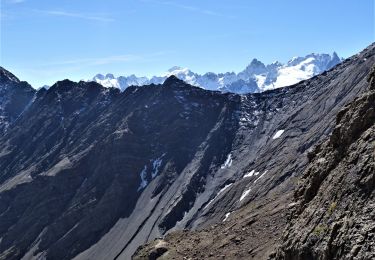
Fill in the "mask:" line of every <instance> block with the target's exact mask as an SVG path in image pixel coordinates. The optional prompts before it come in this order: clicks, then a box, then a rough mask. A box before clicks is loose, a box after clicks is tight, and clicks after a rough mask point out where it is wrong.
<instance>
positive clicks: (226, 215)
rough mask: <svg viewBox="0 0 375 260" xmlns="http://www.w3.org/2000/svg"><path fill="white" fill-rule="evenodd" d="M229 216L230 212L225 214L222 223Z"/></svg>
mask: <svg viewBox="0 0 375 260" xmlns="http://www.w3.org/2000/svg"><path fill="white" fill-rule="evenodd" d="M229 215H230V212H228V213H227V214H225V217H224V219H223V222H224V221H227V219H228V217H229Z"/></svg>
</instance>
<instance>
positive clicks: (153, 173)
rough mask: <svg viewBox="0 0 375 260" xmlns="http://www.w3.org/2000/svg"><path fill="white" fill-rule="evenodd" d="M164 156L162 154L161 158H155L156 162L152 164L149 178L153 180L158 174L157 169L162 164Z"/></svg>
mask: <svg viewBox="0 0 375 260" xmlns="http://www.w3.org/2000/svg"><path fill="white" fill-rule="evenodd" d="M164 155H165V154H163V155H162V156H160V157H159V158H157V159H156V160H154V161H153V162H152V172H151V177H152V178H153V179H154V178H155V177H156V176H157V175H158V173H159V168H160V166H161V164H162V163H163V157H164Z"/></svg>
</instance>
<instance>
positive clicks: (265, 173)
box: [254, 170, 268, 184]
mask: <svg viewBox="0 0 375 260" xmlns="http://www.w3.org/2000/svg"><path fill="white" fill-rule="evenodd" d="M267 172H268V170H265V171H264V173H262V175H260V176H259V177H258V179H256V180H255V181H254V184H255V183H257V181H258V180H259V179H260V178H262V177H263V176H264V175H265V174H266V173H267Z"/></svg>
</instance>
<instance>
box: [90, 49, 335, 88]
mask: <svg viewBox="0 0 375 260" xmlns="http://www.w3.org/2000/svg"><path fill="white" fill-rule="evenodd" d="M341 61H342V59H340V58H339V56H338V55H337V53H336V52H334V53H333V54H332V55H329V54H315V53H312V54H309V55H307V56H305V57H293V58H292V59H291V60H289V61H288V62H287V63H286V64H282V63H280V62H278V61H275V62H273V63H271V64H268V65H265V64H264V63H262V62H261V61H259V60H257V59H253V60H252V61H251V62H250V64H249V65H248V66H247V67H246V68H245V69H244V70H243V71H241V72H239V73H238V74H236V73H234V72H226V73H219V74H216V73H213V72H208V73H205V74H203V75H200V74H197V73H194V72H192V71H191V70H189V69H188V68H183V67H179V66H174V67H172V68H170V69H169V70H167V71H166V72H165V73H163V74H162V75H160V76H153V77H151V78H147V77H137V76H135V75H130V76H120V77H115V76H114V75H113V74H107V75H105V76H104V75H102V74H97V75H96V76H95V77H94V78H93V79H92V80H91V81H95V82H98V83H99V84H101V85H103V86H104V87H108V88H109V87H114V88H119V89H120V90H121V91H123V90H125V89H126V88H127V87H129V86H132V85H133V86H142V85H149V84H162V83H163V82H164V81H165V80H166V79H167V78H168V77H170V76H172V75H174V76H176V77H177V78H179V79H181V80H183V81H185V82H187V83H189V84H191V85H194V86H198V87H201V88H204V89H208V90H219V91H223V92H233V93H238V94H244V93H253V92H261V91H265V90H269V89H275V88H280V87H285V86H289V85H292V84H295V83H298V82H300V81H301V80H306V79H309V78H311V77H313V76H315V75H318V74H320V73H322V72H324V71H326V70H329V69H331V68H332V67H334V66H335V65H337V64H338V63H340V62H341Z"/></svg>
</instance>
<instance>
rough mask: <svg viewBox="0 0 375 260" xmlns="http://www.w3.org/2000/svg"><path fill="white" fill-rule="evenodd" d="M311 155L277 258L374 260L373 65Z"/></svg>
mask: <svg viewBox="0 0 375 260" xmlns="http://www.w3.org/2000/svg"><path fill="white" fill-rule="evenodd" d="M369 83H370V89H369V91H368V92H366V93H365V94H364V95H362V96H361V97H359V98H357V99H356V100H355V101H353V102H352V103H351V104H350V105H348V106H346V107H345V108H344V109H343V110H341V111H340V112H339V114H338V115H337V118H336V126H335V128H334V130H333V133H332V135H331V136H330V138H329V140H328V141H326V142H325V143H324V144H322V145H320V146H318V147H317V148H316V149H315V151H314V152H313V153H311V155H310V159H311V163H310V164H309V166H308V168H307V169H306V171H305V173H304V175H303V178H302V184H301V186H300V187H299V189H298V190H297V191H296V193H295V196H296V199H297V200H296V205H295V206H294V208H293V214H292V216H291V222H290V224H289V225H288V227H287V229H286V231H285V234H284V237H283V241H284V243H283V245H282V247H281V249H280V250H279V252H278V258H279V259H375V242H374V241H375V211H374V207H375V197H374V195H375V153H374V151H375V67H374V69H373V71H372V73H371V74H370V77H369Z"/></svg>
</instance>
